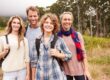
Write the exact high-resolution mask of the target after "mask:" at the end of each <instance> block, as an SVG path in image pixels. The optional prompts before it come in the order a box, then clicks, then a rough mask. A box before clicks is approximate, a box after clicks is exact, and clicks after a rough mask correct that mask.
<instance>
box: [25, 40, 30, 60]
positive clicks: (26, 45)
mask: <svg viewBox="0 0 110 80" xmlns="http://www.w3.org/2000/svg"><path fill="white" fill-rule="evenodd" d="M25 62H30V58H29V46H28V41H27V39H26V38H25Z"/></svg>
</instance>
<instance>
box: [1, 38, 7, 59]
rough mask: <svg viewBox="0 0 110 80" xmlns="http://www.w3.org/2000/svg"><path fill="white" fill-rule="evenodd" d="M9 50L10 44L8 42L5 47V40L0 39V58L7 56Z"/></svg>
mask: <svg viewBox="0 0 110 80" xmlns="http://www.w3.org/2000/svg"><path fill="white" fill-rule="evenodd" d="M8 51H9V45H8V44H6V45H4V47H3V42H2V40H1V39H0V59H1V58H3V57H5V55H6V54H7V53H8Z"/></svg>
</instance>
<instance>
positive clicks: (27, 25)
mask: <svg viewBox="0 0 110 80" xmlns="http://www.w3.org/2000/svg"><path fill="white" fill-rule="evenodd" d="M27 29H28V25H27V26H26V27H25V33H24V36H26V32H27Z"/></svg>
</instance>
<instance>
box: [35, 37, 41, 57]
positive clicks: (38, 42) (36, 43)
mask: <svg viewBox="0 0 110 80" xmlns="http://www.w3.org/2000/svg"><path fill="white" fill-rule="evenodd" d="M40 41H41V38H40V39H36V41H35V45H36V50H37V56H38V59H39V55H40V52H39V48H40Z"/></svg>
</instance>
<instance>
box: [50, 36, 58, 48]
mask: <svg viewBox="0 0 110 80" xmlns="http://www.w3.org/2000/svg"><path fill="white" fill-rule="evenodd" d="M57 39H58V36H57V35H54V38H53V41H52V42H51V45H50V47H51V48H54V47H55V43H56V41H57Z"/></svg>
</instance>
